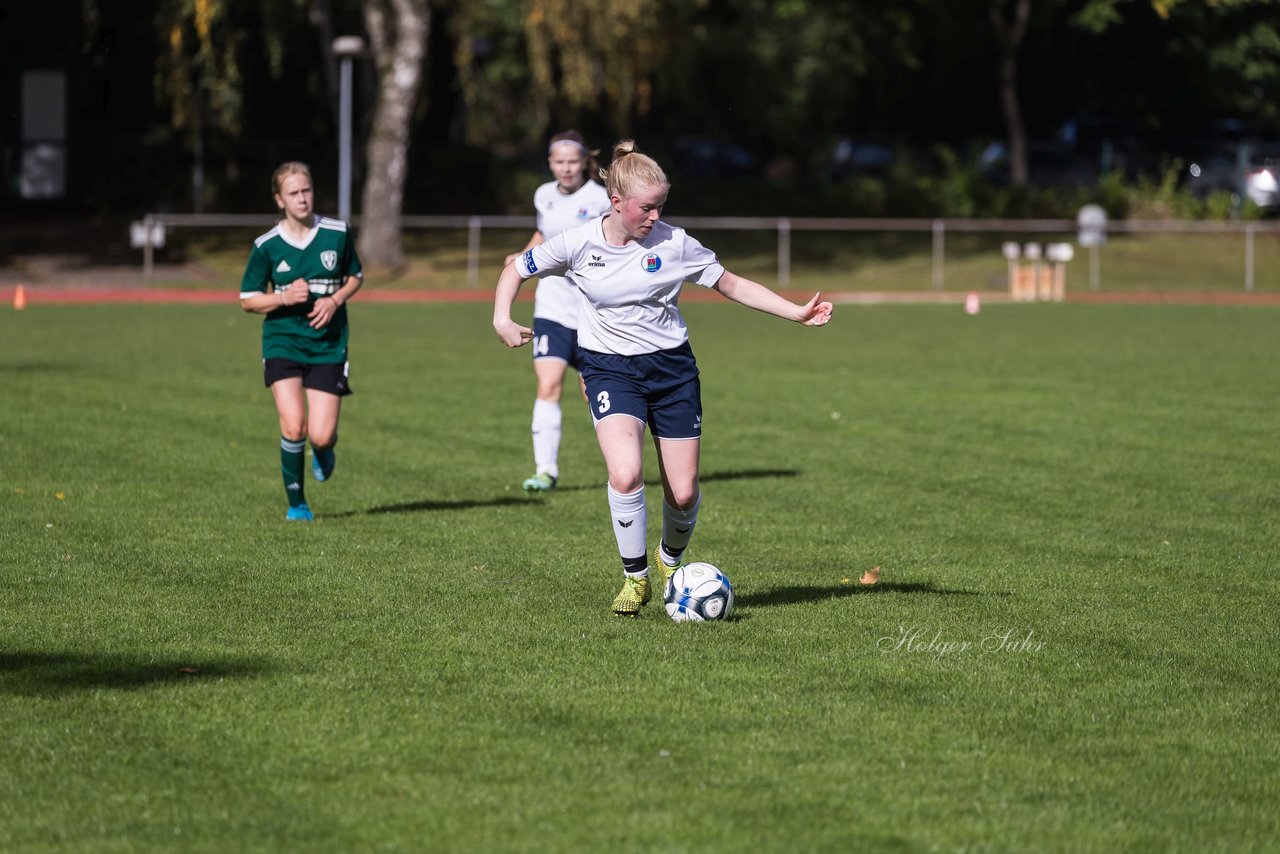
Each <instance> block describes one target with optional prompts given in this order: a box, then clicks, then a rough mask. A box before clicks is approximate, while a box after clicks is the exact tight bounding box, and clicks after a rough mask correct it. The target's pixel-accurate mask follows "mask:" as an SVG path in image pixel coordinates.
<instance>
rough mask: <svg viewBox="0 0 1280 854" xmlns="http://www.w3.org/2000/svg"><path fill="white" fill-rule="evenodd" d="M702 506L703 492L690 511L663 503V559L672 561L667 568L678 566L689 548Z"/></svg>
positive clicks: (699, 494)
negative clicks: (681, 557)
mask: <svg viewBox="0 0 1280 854" xmlns="http://www.w3.org/2000/svg"><path fill="white" fill-rule="evenodd" d="M701 506H702V493H701V492H699V493H698V498H697V500H695V501H694V502H693V506H692V507H690V508H689V509H688V510H677V509H675V508H674V507H672V506H671V505H670V504H668V503H667V502H665V501H663V502H662V559H663V560H664V561H666V559H667V558H671V559H672V560H671V561H669V562H667V566H675V565H676V564H678V563H679V562H680V555H682V554H684V550H685V549H686V548H688V546H689V540H690V539H691V538H692V537H693V529H694V528H695V527H696V526H697V524H698V508H699V507H701Z"/></svg>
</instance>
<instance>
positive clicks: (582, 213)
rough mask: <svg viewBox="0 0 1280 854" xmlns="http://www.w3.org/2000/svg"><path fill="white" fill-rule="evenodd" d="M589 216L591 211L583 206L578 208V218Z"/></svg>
mask: <svg viewBox="0 0 1280 854" xmlns="http://www.w3.org/2000/svg"><path fill="white" fill-rule="evenodd" d="M589 216H591V211H589V210H587V209H586V208H585V207H581V208H578V219H586V218H587V217H589Z"/></svg>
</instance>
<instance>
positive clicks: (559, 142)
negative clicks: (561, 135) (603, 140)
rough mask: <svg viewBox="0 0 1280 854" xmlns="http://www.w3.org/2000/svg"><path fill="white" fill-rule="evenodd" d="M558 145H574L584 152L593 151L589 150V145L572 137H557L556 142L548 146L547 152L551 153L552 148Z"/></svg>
mask: <svg viewBox="0 0 1280 854" xmlns="http://www.w3.org/2000/svg"><path fill="white" fill-rule="evenodd" d="M557 145H572V146H573V147H574V148H576V149H578V150H579V151H581V152H582V153H583V154H590V153H591V152H590V151H587V147H586V146H585V145H583V144H582V143H580V142H577V141H575V140H572V139H557V140H556V141H555V142H553V143H551V144H550V145H548V146H547V154H550V153H551V150H552V149H554V148H555V147H556V146H557Z"/></svg>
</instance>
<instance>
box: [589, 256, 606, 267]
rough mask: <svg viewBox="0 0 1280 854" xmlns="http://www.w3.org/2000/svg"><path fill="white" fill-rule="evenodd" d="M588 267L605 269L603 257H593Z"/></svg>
mask: <svg viewBox="0 0 1280 854" xmlns="http://www.w3.org/2000/svg"><path fill="white" fill-rule="evenodd" d="M587 266H588V267H603V266H604V260H603V256H601V255H592V256H591V260H590V261H588V262H587Z"/></svg>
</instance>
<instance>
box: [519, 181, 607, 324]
mask: <svg viewBox="0 0 1280 854" xmlns="http://www.w3.org/2000/svg"><path fill="white" fill-rule="evenodd" d="M533 206H534V207H535V208H536V209H537V211H538V231H540V232H541V233H542V237H543V238H544V239H545V240H550V239H551V238H553V237H555V236H556V235H557V234H560V233H561V232H563V231H568V230H570V229H572V228H577V227H578V226H580V225H582V224H584V223H586V222H587V221H588V220H591V219H593V218H595V217H598V216H599V215H600V214H602V213H604V212H605V211H607V210H609V193H608V192H607V191H606V190H605V188H604V187H601V186H600V185H599V184H597V183H596V182H595V181H587V182H586V183H585V184H583V185H582V186H581V187H579V188H578V189H577V190H575V191H574V192H572V193H570V194H569V195H567V196H566V195H565V194H564V193H562V192H560V190H559V184H558V183H557V182H555V181H550V182H548V183H546V184H543V185H542V186H541V187H539V188H538V190H537V192H535V193H534V194H533ZM578 300H579V297H578V292H577V291H576V290H575V289H574V287H573V285H571V284H569V282H568V281H566V280H565V279H564V278H562V277H560V276H543V277H541V278H539V279H538V290H537V292H536V293H535V295H534V300H533V316H534V317H541V318H543V319H544V320H554V321H555V322H556V323H559V324H560V325H561V326H567V327H568V328H570V329H577V328H578Z"/></svg>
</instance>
